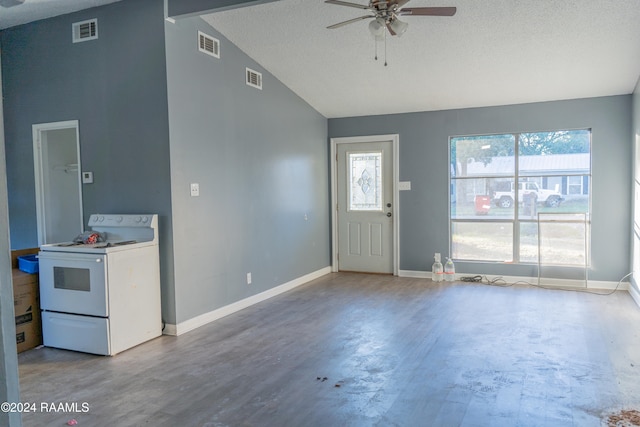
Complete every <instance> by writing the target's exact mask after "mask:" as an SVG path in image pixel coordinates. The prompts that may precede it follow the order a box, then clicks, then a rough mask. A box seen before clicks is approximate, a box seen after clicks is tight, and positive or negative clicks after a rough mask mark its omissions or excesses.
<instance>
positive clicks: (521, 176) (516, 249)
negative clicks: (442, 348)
mask: <svg viewBox="0 0 640 427" xmlns="http://www.w3.org/2000/svg"><path fill="white" fill-rule="evenodd" d="M580 131H585V132H588V145H589V151H588V154H589V168H588V171H587V172H586V173H571V172H568V171H565V172H564V173H554V174H545V173H544V171H542V172H541V174H539V175H534V174H531V173H521V171H520V136H521V135H522V134H530V133H547V132H549V133H551V132H554V131H553V130H552V131H536V132H531V131H526V132H525V131H522V132H506V133H499V132H498V133H487V134H469V135H455V136H450V137H449V143H448V157H449V165H450V167H449V174H448V175H449V190H450V191H449V194H448V199H449V203H448V210H449V212H448V215H449V253H450V254H452V256H454V254H453V247H454V226H455V224H457V223H468V224H473V223H476V224H489V223H496V224H500V223H502V224H510V225H511V232H510V233H511V235H512V239H513V240H512V259H511V260H504V261H495V260H490V259H475V258H458V257H456V258H454V259H455V260H457V261H462V262H480V263H490V264H503V263H508V264H517V265H532V264H534V265H536V264H539V262H540V259H539V258H538V257H539V256H540V255H539V254H540V245H539V242H538V243H537V249H538V256H537V260H536V261H529V260H527V261H522V260H521V258H522V257H521V241H520V238H521V234H522V233H521V231H522V224H527V223H529V224H531V223H533V224H536V227H538V224H540V226H542V224H543V223H547V222H555V223H567V224H575V223H584V224H585V227H586V229H585V241H586V248H585V252H586V253H585V256H586V259H585V264H570V265H566V266H569V267H575V266H581V265H586V266H587V267H590V266H591V249H590V247H591V222H592V221H591V215H592V212H593V211H592V188H593V180H592V176H593V175H592V174H593V155H592V153H593V131H592V129H591V128H577V129H558V130H555V132H580ZM506 135H511V136H513V138H514V142H513V144H514V147H513V148H514V171H513V175H512V176H511V175H505V174H491V175H490V174H486V175H481V176H479V175H478V176H475V175H474V176H463V177H458V176H456V175H457V167H456V163H455V159H452V155H453V153H452V142H453V141H454V140H456V139H460V138H475V137H477V138H481V137H483V136H486V137H491V136H506ZM576 154H579V153H576ZM564 177H566V191H565V192H564V193H563V191H562V190H564V189H562V188H561V191H560V192H561V194H563V195H567V196H570V195H572V193H570V192H569V189H570V184H569V181H570V178H569V177H580V178H581V179H580V193H579V194H580V195H583V194H584V191H585V186H586V188H587V197H588V199H587V206H586V212H566V213H563V214H567V217H570V216H571V215H572V214H573V215H575V214H580V215H584V216H585V220H584V221H578V220H573V219H568V220H564V221H562V220H557V219H554V220H551V221H549V220H541V219H540V218H536V219H527V218H524V217H522V216H521V214H520V210H521V209H522V208H521V207H520V204H521V203H522V200H520V194H519V191H517V189H518V188H519V185H516V186H515V187H516V190H515V192H514V196H515V200H514V204H513V205H514V206H513V209H514V210H513V214H512V215H511V216H504V217H493V218H492V217H485V218H478V217H477V216H476V217H474V218H468V217H467V218H465V217H458V216H457V215H458V214H457V212H456V213H455V216H454V213H453V209H452V207H453V203H452V196H453V194H454V191H455V193H456V194H455V197H457V196H458V195H457V185H456V184H455V182H456V181H458V182H459V181H462V180H479V179H486V180H490V179H505V178H507V179H512V182H514V183H516V182H518V183H519V182H522V181H527V182H536V183H537V184H538V185H539V186H541V187H542V181H543V180H544V179H545V178H547V179H548V178H553V179H559V180H560V181H562V178H564ZM585 179H586V182H585ZM485 185H486V184H485ZM573 185H574V186H577V183H576V184H573ZM454 189H456V190H454ZM491 202H492V203H493V200H491ZM456 210H457V206H456ZM543 216H544V215H543ZM539 233H540V229H537V230H536V235H537V236H538V237H539Z"/></svg>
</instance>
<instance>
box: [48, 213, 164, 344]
mask: <svg viewBox="0 0 640 427" xmlns="http://www.w3.org/2000/svg"><path fill="white" fill-rule="evenodd" d="M88 225H89V228H90V231H94V232H98V233H99V234H100V235H101V236H102V237H103V238H104V240H103V241H99V242H97V243H93V244H84V243H75V242H63V243H56V244H47V245H43V246H41V248H40V253H39V256H38V258H39V270H40V306H41V309H42V338H43V343H44V345H45V346H48V347H57V348H63V349H68V350H75V351H82V352H86V353H94V354H101V355H111V356H112V355H115V354H117V353H119V352H121V351H123V350H126V349H128V348H131V347H133V346H136V345H138V344H140V343H142V342H145V341H147V340H150V339H152V338H155V337H157V336H160V335H161V334H162V315H161V305H160V261H159V253H158V216H157V215H151V214H149V215H124V214H122V215H113V214H109V215H103V214H94V215H91V217H90V218H89V223H88Z"/></svg>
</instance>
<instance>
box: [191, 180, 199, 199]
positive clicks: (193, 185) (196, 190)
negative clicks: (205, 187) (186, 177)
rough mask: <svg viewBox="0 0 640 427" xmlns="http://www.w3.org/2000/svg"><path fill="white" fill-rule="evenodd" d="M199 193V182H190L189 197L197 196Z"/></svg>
mask: <svg viewBox="0 0 640 427" xmlns="http://www.w3.org/2000/svg"><path fill="white" fill-rule="evenodd" d="M199 195H200V184H198V183H197V182H193V183H191V197H198V196H199Z"/></svg>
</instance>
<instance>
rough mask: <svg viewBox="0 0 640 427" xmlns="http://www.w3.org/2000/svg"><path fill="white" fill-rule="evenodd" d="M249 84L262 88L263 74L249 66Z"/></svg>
mask: <svg viewBox="0 0 640 427" xmlns="http://www.w3.org/2000/svg"><path fill="white" fill-rule="evenodd" d="M247 85H249V86H251V87H255V88H257V89H261V90H262V74H261V73H259V72H257V71H254V70H252V69H251V68H247Z"/></svg>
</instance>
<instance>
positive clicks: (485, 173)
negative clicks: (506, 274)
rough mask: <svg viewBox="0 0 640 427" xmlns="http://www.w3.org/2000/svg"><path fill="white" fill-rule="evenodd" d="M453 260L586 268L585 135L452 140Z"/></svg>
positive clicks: (587, 169) (588, 176) (587, 164)
mask: <svg viewBox="0 0 640 427" xmlns="http://www.w3.org/2000/svg"><path fill="white" fill-rule="evenodd" d="M450 154H451V157H450V158H451V176H450V183H451V189H450V223H451V242H450V243H451V255H452V257H453V258H455V259H459V260H475V261H496V262H513V263H538V262H539V261H540V262H541V263H545V264H556V265H567V266H573V265H577V266H584V265H588V263H589V259H588V256H589V255H588V253H589V250H588V239H589V237H588V236H589V224H590V220H589V211H590V191H591V131H590V130H567V131H554V132H533V133H516V134H500V135H481V136H463V137H453V138H451V139H450Z"/></svg>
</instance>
